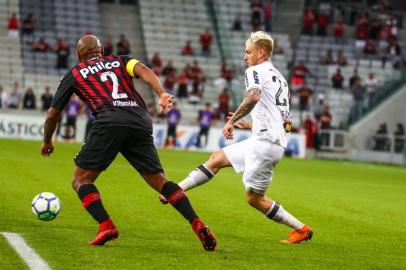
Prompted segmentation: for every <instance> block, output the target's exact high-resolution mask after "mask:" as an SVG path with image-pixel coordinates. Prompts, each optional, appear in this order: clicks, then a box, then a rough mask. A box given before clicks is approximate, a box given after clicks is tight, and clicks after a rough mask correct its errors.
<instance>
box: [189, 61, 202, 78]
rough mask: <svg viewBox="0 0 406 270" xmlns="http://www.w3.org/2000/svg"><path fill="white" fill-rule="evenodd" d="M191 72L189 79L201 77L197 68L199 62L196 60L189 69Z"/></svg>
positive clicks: (198, 67) (200, 70) (200, 71)
mask: <svg viewBox="0 0 406 270" xmlns="http://www.w3.org/2000/svg"><path fill="white" fill-rule="evenodd" d="M190 71H191V78H192V79H194V80H196V79H197V78H198V77H199V76H203V71H202V69H201V68H200V66H199V62H198V61H197V60H194V61H193V65H192V66H191V68H190Z"/></svg>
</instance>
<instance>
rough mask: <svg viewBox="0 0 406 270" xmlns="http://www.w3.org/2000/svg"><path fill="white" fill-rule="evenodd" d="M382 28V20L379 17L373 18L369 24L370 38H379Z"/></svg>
mask: <svg viewBox="0 0 406 270" xmlns="http://www.w3.org/2000/svg"><path fill="white" fill-rule="evenodd" d="M382 29H383V28H382V24H381V21H380V20H378V19H372V20H371V21H370V25H369V33H368V38H370V39H373V40H377V39H378V37H379V35H380V32H381V30H382Z"/></svg>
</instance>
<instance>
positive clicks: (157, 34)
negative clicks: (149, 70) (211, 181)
mask: <svg viewBox="0 0 406 270" xmlns="http://www.w3.org/2000/svg"><path fill="white" fill-rule="evenodd" d="M139 4H140V11H141V21H142V27H143V33H144V38H145V47H146V53H147V55H148V59H152V57H153V55H154V54H155V53H156V52H159V53H160V55H161V58H162V60H163V62H164V63H166V62H167V61H168V60H172V61H173V65H174V66H175V68H177V70H178V71H181V70H183V68H184V67H185V66H186V64H187V63H192V62H193V61H194V60H197V61H198V63H199V66H200V67H201V69H202V70H203V71H204V74H205V77H206V84H205V86H204V93H203V99H204V101H212V102H213V101H215V100H216V99H217V96H218V94H219V93H220V92H221V90H222V88H220V87H216V86H215V85H214V84H213V80H214V79H216V78H219V77H220V67H221V66H220V60H219V50H218V46H217V40H216V38H215V35H213V38H214V41H213V43H212V47H211V55H210V57H206V56H202V55H200V44H199V35H200V33H201V32H202V31H203V30H204V29H205V28H206V27H208V28H209V29H210V32H211V33H214V28H213V25H212V24H211V19H210V18H209V14H208V10H207V7H206V5H205V3H204V1H198V0H192V1H181V0H171V1H165V2H164V3H163V2H162V1H159V0H152V1H151V0H140V1H139ZM187 40H191V43H192V47H193V48H195V51H196V55H195V56H184V55H181V53H180V52H181V49H182V47H183V46H184V44H185V42H186V41H187ZM204 101H203V102H202V103H201V104H203V103H204ZM200 108H201V106H195V105H191V104H188V103H186V102H180V103H179V109H180V110H181V111H182V112H184V113H183V115H184V117H183V118H182V122H184V123H188V122H191V123H195V122H196V116H197V111H198V110H199V109H200Z"/></svg>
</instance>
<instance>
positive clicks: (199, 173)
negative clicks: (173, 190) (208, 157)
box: [159, 164, 214, 204]
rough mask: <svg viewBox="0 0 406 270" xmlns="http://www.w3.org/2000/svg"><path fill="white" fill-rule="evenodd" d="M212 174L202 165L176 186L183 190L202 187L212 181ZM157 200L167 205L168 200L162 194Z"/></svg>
mask: <svg viewBox="0 0 406 270" xmlns="http://www.w3.org/2000/svg"><path fill="white" fill-rule="evenodd" d="M213 176H214V173H213V172H212V171H211V170H210V169H209V168H208V167H207V165H205V164H202V165H200V166H199V167H197V168H196V169H194V170H193V171H191V172H190V173H189V175H188V176H187V177H186V178H185V179H184V180H182V181H181V182H180V183H179V184H178V185H179V186H180V187H181V188H182V189H183V190H184V191H186V190H189V189H192V188H195V187H197V186H200V185H203V184H204V183H207V182H208V181H209V180H210V179H212V178H213ZM159 200H160V201H161V203H163V204H167V203H168V200H167V199H166V197H165V196H164V195H163V194H160V195H159Z"/></svg>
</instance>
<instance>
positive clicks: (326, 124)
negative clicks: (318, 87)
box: [320, 105, 333, 145]
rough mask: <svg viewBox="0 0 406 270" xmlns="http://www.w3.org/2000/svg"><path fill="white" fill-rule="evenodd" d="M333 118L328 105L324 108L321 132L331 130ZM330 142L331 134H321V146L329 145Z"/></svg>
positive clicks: (321, 118)
mask: <svg viewBox="0 0 406 270" xmlns="http://www.w3.org/2000/svg"><path fill="white" fill-rule="evenodd" d="M332 120H333V116H332V115H331V113H330V106H328V105H326V106H325V107H324V111H323V114H322V115H321V116H320V131H323V129H324V130H325V129H331V122H332ZM329 142H330V133H321V136H320V143H321V145H329Z"/></svg>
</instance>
